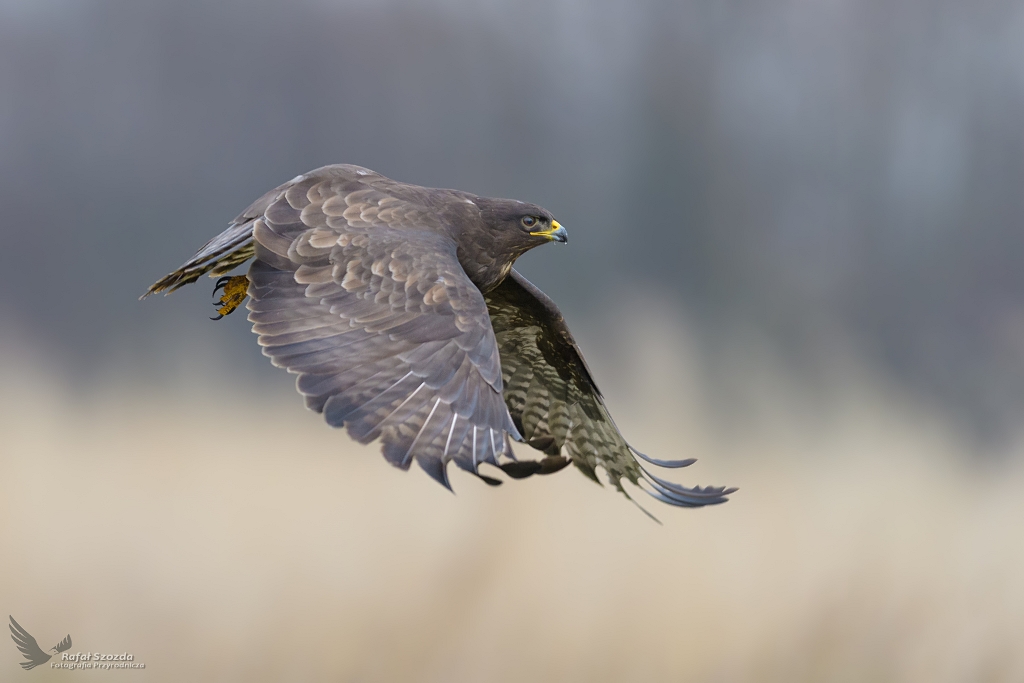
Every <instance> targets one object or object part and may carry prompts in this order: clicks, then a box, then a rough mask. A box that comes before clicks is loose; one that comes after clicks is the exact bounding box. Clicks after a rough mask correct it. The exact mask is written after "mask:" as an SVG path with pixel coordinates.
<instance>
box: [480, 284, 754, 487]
mask: <svg viewBox="0 0 1024 683" xmlns="http://www.w3.org/2000/svg"><path fill="white" fill-rule="evenodd" d="M486 301H487V308H488V310H489V312H490V315H491V324H492V326H493V328H494V333H495V337H496V339H497V342H498V349H499V351H500V354H501V371H502V377H503V379H504V382H505V402H506V404H507V405H508V409H509V413H510V414H511V416H512V419H513V421H514V422H515V424H516V426H517V427H518V428H519V430H520V432H521V433H522V435H523V437H524V438H525V439H526V442H527V443H528V444H530V445H531V446H534V447H535V448H537V449H539V450H541V451H544V452H545V453H547V454H549V455H556V454H558V453H560V452H562V450H563V449H564V451H565V453H566V454H567V455H568V456H569V457H570V458H571V459H572V462H573V464H574V465H576V467H578V468H579V469H580V470H581V471H582V472H583V473H584V474H586V475H587V476H588V477H590V478H591V479H593V480H594V481H598V482H599V483H600V480H599V479H598V477H597V468H598V467H600V468H602V469H603V470H605V472H606V473H607V474H608V478H609V479H610V481H611V483H612V485H613V486H615V487H616V488H617V489H618V490H619V491H621V492H622V493H624V494H626V495H627V497H628V495H629V494H628V493H627V492H626V490H625V489H624V488H623V485H622V482H623V480H627V481H630V482H632V483H633V484H635V485H637V486H640V487H641V488H643V489H644V490H645V491H646V492H647V493H649V494H650V495H652V496H653V497H655V498H657V499H659V500H661V501H663V502H666V503H669V504H671V505H677V506H682V507H699V506H702V505H711V504H715V503H723V502H725V501H726V500H727V498H726V497H725V496H726V495H728V494H729V493H732V492H733V491H734V490H735V489H726V488H725V487H710V486H709V487H700V486H697V487H693V488H690V487H684V486H680V485H679V484H675V483H673V482H670V481H666V480H664V479H662V478H660V477H658V476H656V475H654V474H653V473H652V472H651V471H650V470H649V469H648V468H646V467H644V464H654V465H659V466H662V467H683V466H686V465H689V464H691V463H692V462H693V460H675V461H671V460H669V461H659V460H653V459H651V458H648V457H647V456H645V455H643V454H641V453H639V452H638V451H636V450H635V449H633V448H632V447H631V446H630V445H629V444H628V443H626V440H625V439H624V438H623V437H622V434H621V433H619V430H618V428H617V427H616V426H615V423H614V421H613V420H612V418H611V415H610V414H609V413H608V408H607V407H606V406H605V404H604V399H603V398H602V397H601V393H600V391H598V388H597V385H596V384H595V383H594V380H593V378H592V377H591V374H590V370H589V368H588V367H587V365H586V362H585V361H584V360H583V355H582V354H581V353H580V350H579V348H578V347H577V345H576V342H575V341H574V340H573V338H572V335H571V334H570V332H569V328H568V327H567V326H566V324H565V321H564V320H563V318H562V315H561V313H559V311H558V308H557V307H556V306H555V304H554V303H553V302H552V301H551V299H549V298H548V297H547V296H546V295H545V294H544V293H543V292H541V291H540V290H539V289H537V288H536V287H534V286H533V285H532V284H531V283H530V282H529V281H527V280H526V278H524V277H523V276H522V275H520V274H519V273H518V272H516V271H515V270H513V271H512V272H511V274H510V275H509V277H507V278H506V279H505V280H504V282H502V284H501V285H499V286H498V287H497V288H495V289H494V290H492V291H490V292H488V293H487V294H486Z"/></svg>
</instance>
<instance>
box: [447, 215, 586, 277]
mask: <svg viewBox="0 0 1024 683" xmlns="http://www.w3.org/2000/svg"><path fill="white" fill-rule="evenodd" d="M462 202H464V203H465V204H466V207H465V208H466V209H467V210H468V215H467V214H464V215H467V218H468V220H461V221H455V222H454V225H455V231H454V232H455V234H454V237H455V239H456V242H457V243H458V245H459V261H460V262H461V263H462V266H463V268H465V269H466V272H467V273H468V274H469V276H470V279H472V280H473V282H474V283H476V285H477V286H478V287H480V288H481V289H482V290H484V291H487V290H488V289H490V288H491V287H493V286H495V285H496V284H497V283H499V282H501V281H502V280H503V279H504V278H505V277H506V276H507V275H508V273H509V271H510V270H511V269H512V264H513V263H515V261H516V259H518V258H519V257H520V256H522V255H523V254H525V253H526V252H528V251H529V250H530V249H533V248H534V247H538V246H540V245H542V244H547V243H548V242H562V243H565V242H567V241H568V235H567V233H566V232H565V228H563V227H562V226H561V225H560V224H559V223H558V221H556V220H555V218H554V216H552V215H551V212H549V211H548V210H547V209H544V208H542V207H539V206H537V205H536V204H528V203H526V202H520V201H516V200H514V199H490V198H487V197H476V196H473V195H466V196H465V198H464V199H461V201H460V203H462ZM469 205H472V207H470V206H469ZM469 215H471V216H472V217H471V218H469Z"/></svg>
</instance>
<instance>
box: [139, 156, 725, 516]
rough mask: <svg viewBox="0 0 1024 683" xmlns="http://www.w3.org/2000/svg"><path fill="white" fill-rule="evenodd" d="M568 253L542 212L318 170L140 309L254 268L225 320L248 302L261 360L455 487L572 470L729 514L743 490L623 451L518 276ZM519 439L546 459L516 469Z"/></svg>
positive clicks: (593, 388) (549, 310)
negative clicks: (667, 476)
mask: <svg viewBox="0 0 1024 683" xmlns="http://www.w3.org/2000/svg"><path fill="white" fill-rule="evenodd" d="M566 241H567V236H566V231H565V228H563V227H562V226H561V225H559V223H558V221H556V220H555V219H554V218H553V217H552V215H551V214H550V213H549V212H547V211H546V210H544V209H542V208H541V207H539V206H535V205H533V204H527V203H524V202H519V201H513V200H508V199H491V198H486V197H478V196H476V195H473V194H470V193H468V192H460V191H458V190H442V189H433V188H426V187H419V186H416V185H407V184H404V183H399V182H396V181H394V180H391V179H389V178H385V177H384V176H382V175H380V174H378V173H375V172H373V171H371V170H369V169H365V168H360V167H358V166H349V165H334V166H325V167H323V168H319V169H317V170H315V171H311V172H309V173H305V174H303V175H300V176H298V177H296V178H294V179H292V180H290V181H289V182H287V183H285V184H284V185H281V186H280V187H277V188H275V189H273V190H271V191H270V192H268V193H267V194H265V195H263V196H262V197H260V198H259V199H258V200H256V202H255V203H253V205H252V206H250V207H249V208H248V209H246V210H245V211H243V212H242V214H241V215H240V216H238V218H236V219H235V220H234V221H232V223H231V225H230V227H228V229H227V230H225V231H224V232H223V233H221V234H220V235H218V236H217V237H215V238H213V239H212V240H210V241H209V242H208V243H207V244H206V245H205V246H203V248H202V249H200V250H199V252H198V253H197V254H196V255H195V256H193V257H192V258H191V259H189V260H188V261H187V262H186V263H185V264H184V265H183V266H181V268H179V269H178V270H176V271H174V272H173V273H171V274H170V275H168V276H167V277H165V278H163V279H161V280H160V281H158V282H156V283H155V284H154V285H153V286H152V287H150V288H149V291H148V292H146V294H145V295H143V297H145V296H148V295H149V294H152V293H154V292H168V293H169V292H172V291H174V290H176V289H178V288H179V287H181V286H183V285H186V284H188V283H190V282H194V281H195V280H196V279H198V278H199V276H201V275H203V274H204V273H210V276H211V277H213V276H217V275H225V274H226V273H228V272H230V271H231V270H233V269H234V268H235V267H236V266H239V265H240V264H242V263H244V262H246V261H248V260H250V259H252V264H251V265H250V266H249V270H248V273H247V275H240V276H234V277H222V278H221V279H220V280H219V281H218V283H217V287H216V288H215V289H214V292H215V293H216V291H217V290H218V289H221V288H223V290H224V293H223V296H222V297H221V298H220V301H219V302H215V304H214V305H215V306H218V312H219V316H218V317H223V316H224V315H227V314H228V313H230V312H231V311H233V310H234V309H235V308H236V307H237V306H238V305H239V304H240V303H241V302H242V301H243V300H244V299H245V297H246V296H248V297H249V303H248V309H249V320H250V321H251V322H252V323H253V328H252V329H253V332H255V333H256V334H257V335H258V340H259V344H260V346H262V347H263V353H264V355H266V356H269V357H270V359H271V362H272V363H273V364H274V365H276V366H279V367H283V368H286V369H287V370H288V371H289V372H291V373H294V374H297V375H298V380H297V382H296V384H297V387H298V390H299V393H301V394H302V395H303V396H304V397H305V399H306V406H307V407H309V408H310V409H312V410H315V411H317V412H319V413H323V415H324V418H325V419H326V421H327V423H328V424H330V425H332V426H335V427H341V426H345V427H347V428H348V433H349V435H350V436H351V437H352V438H354V439H355V440H356V441H359V442H360V443H369V442H371V441H374V440H375V439H378V438H379V439H380V440H381V443H382V445H383V454H384V457H385V458H386V459H387V460H388V461H389V462H390V463H392V464H393V465H395V466H397V467H400V468H402V469H407V468H408V467H409V466H410V464H412V462H413V461H416V462H417V463H418V464H419V465H420V467H422V468H423V469H424V470H425V471H426V472H427V474H429V475H430V476H431V477H433V478H434V479H436V480H437V481H438V482H440V483H441V484H442V485H444V486H446V487H448V488H450V485H449V481H448V472H447V466H448V463H449V461H454V462H455V464H456V465H457V466H458V467H460V468H462V469H463V470H466V471H467V472H471V473H473V474H475V475H477V476H478V477H480V478H481V479H483V480H484V481H486V482H488V483H490V484H498V483H500V481H499V480H497V479H494V478H492V477H489V476H487V475H485V474H483V473H482V472H481V471H480V465H481V464H483V463H488V464H490V465H494V466H496V467H498V468H501V469H502V470H504V471H505V473H506V474H508V475H509V476H511V477H513V478H522V477H526V476H530V475H531V474H548V473H551V472H555V471H558V470H560V469H562V468H563V467H564V466H566V465H567V464H568V463H569V462H570V461H571V462H572V463H573V464H574V465H575V466H576V467H577V468H579V470H580V471H581V472H583V473H584V474H585V475H587V476H588V477H590V478H591V479H593V480H594V481H598V482H600V480H599V479H598V476H597V469H598V468H601V469H603V470H605V472H606V473H607V475H608V478H609V480H610V481H611V483H612V485H613V486H615V488H617V489H618V490H619V491H621V492H622V493H623V494H625V495H626V496H627V497H629V493H628V492H627V491H626V489H625V488H623V485H622V481H623V480H628V481H630V482H632V483H633V484H634V485H637V486H640V487H641V488H643V489H644V490H645V491H646V492H647V493H649V494H650V495H652V496H654V497H655V498H657V499H659V500H661V501H664V502H666V503H669V504H671V505H678V506H682V507H698V506H702V505H710V504H714V503H722V502H724V501H725V500H727V499H726V498H725V496H726V495H727V494H729V493H732V492H733V491H734V490H735V489H726V488H724V487H703V488H702V487H700V486H697V487H694V488H688V487H683V486H680V485H679V484H675V483H672V482H669V481H666V480H664V479H662V478H660V477H657V476H655V475H654V474H653V473H652V472H651V471H650V470H649V469H648V468H647V467H645V466H644V463H647V464H653V465H657V466H660V467H685V466H686V465H689V464H691V463H692V462H693V460H692V459H689V460H655V459H653V458H649V457H647V456H646V455H644V454H642V453H640V452H639V451H637V450H636V449H634V448H632V447H631V446H630V445H629V444H628V443H626V441H625V439H623V437H622V435H621V434H620V433H619V430H618V429H617V428H616V426H615V423H614V422H613V421H612V418H611V416H610V415H609V414H608V409H607V408H606V407H605V404H604V399H603V398H602V396H601V392H600V391H599V390H598V388H597V385H596V384H595V383H594V379H593V376H592V374H591V372H590V369H589V368H588V367H587V364H586V362H585V361H584V360H583V355H582V354H581V353H580V350H579V348H578V347H577V346H576V342H575V341H574V340H573V338H572V335H571V334H570V333H569V328H568V327H567V326H566V324H565V321H564V320H563V319H562V315H561V314H560V313H559V312H558V309H557V308H556V307H555V304H554V303H553V302H552V301H551V299H549V298H548V297H547V296H545V294H544V293H543V292H541V291H540V290H539V289H537V288H536V287H534V286H533V285H532V284H530V283H529V282H528V281H527V280H526V278H524V277H523V276H522V275H520V274H519V273H518V272H516V271H515V270H513V268H512V264H513V263H515V260H516V259H517V258H519V257H520V256H522V255H523V254H524V253H526V252H527V251H529V250H530V249H532V248H534V247H536V246H539V245H541V244H546V243H548V242H566ZM509 437H511V438H513V439H515V440H516V441H521V442H525V443H526V444H528V445H530V446H532V447H533V448H535V449H537V450H538V451H540V452H541V453H543V454H544V457H543V458H541V459H539V460H537V461H522V460H517V459H516V458H515V456H514V454H513V452H512V449H511V446H510V444H509V440H508V439H509Z"/></svg>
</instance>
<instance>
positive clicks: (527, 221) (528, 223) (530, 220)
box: [522, 216, 537, 228]
mask: <svg viewBox="0 0 1024 683" xmlns="http://www.w3.org/2000/svg"><path fill="white" fill-rule="evenodd" d="M522 222H523V227H525V228H532V227H533V226H535V225H537V219H536V218H534V217H533V216H523V221H522Z"/></svg>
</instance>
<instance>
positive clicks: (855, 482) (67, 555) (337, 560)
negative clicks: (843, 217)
mask: <svg viewBox="0 0 1024 683" xmlns="http://www.w3.org/2000/svg"><path fill="white" fill-rule="evenodd" d="M655 332H658V330H655ZM661 332H665V331H664V330H661ZM654 336H655V337H664V335H661V334H655V335H654ZM15 355H16V354H13V353H10V354H8V357H9V358H11V357H15ZM19 357H21V356H20V355H19ZM680 358H685V354H682V353H681V352H680V353H668V352H667V351H666V350H664V349H662V350H659V349H658V348H655V347H651V348H640V349H638V353H637V354H636V359H635V360H634V361H631V362H632V365H630V366H629V367H628V368H625V369H620V372H619V375H620V376H622V377H629V378H631V379H629V380H628V381H622V382H620V383H619V385H617V386H614V387H613V388H606V393H608V394H609V396H610V399H609V400H610V403H611V405H612V408H613V410H614V411H615V412H616V413H617V414H618V415H619V416H620V417H619V423H620V426H621V427H622V428H623V430H624V431H625V432H626V433H627V435H629V436H630V438H631V439H632V440H633V441H634V442H635V443H636V444H637V445H638V447H641V448H643V449H644V450H647V451H648V452H651V453H655V454H659V455H661V456H662V457H669V456H680V455H684V456H690V455H695V456H698V457H699V458H700V460H699V462H698V463H697V464H696V465H694V466H693V467H691V468H690V469H688V470H684V471H682V472H681V473H673V474H678V476H677V477H676V478H678V479H681V480H684V481H686V482H687V483H691V484H692V483H716V484H717V483H723V484H732V485H737V486H739V487H740V489H741V490H740V491H739V492H738V493H737V494H736V495H735V496H733V499H732V500H731V501H730V502H729V503H727V504H726V505H724V506H720V507H717V508H712V509H702V510H677V509H669V508H666V507H664V506H661V505H659V504H657V503H655V502H654V501H651V502H650V504H648V505H647V506H648V508H649V509H651V510H652V511H654V512H655V513H657V514H658V515H659V517H660V518H661V519H662V521H663V522H664V525H663V526H658V525H656V524H654V523H653V522H651V521H650V520H648V519H647V518H646V517H645V516H644V515H642V514H641V513H640V512H639V511H637V510H636V509H635V508H634V507H633V506H631V505H630V504H629V503H628V502H627V501H625V500H624V499H622V498H621V497H619V496H617V495H615V494H614V493H613V492H611V491H610V490H601V489H600V488H599V487H597V486H595V485H594V484H592V483H591V482H589V481H587V480H586V479H584V478H583V477H582V476H580V475H579V474H578V473H575V472H572V471H566V472H565V473H563V474H561V475H558V476H553V477H548V478H534V479H531V480H527V481H524V482H510V483H507V484H506V485H504V486H502V487H500V488H499V489H496V490H492V489H489V488H487V487H486V486H484V485H482V484H481V483H480V482H478V481H476V480H474V479H472V478H470V477H467V476H464V475H461V474H458V473H457V474H454V477H453V478H454V486H455V488H456V495H454V496H453V495H451V494H450V493H448V492H447V491H445V490H444V489H442V488H441V487H439V486H437V485H436V484H434V483H433V482H432V481H430V480H429V479H428V478H427V477H426V476H425V475H423V473H421V472H419V471H418V470H415V468H414V470H413V471H411V472H409V473H407V474H403V473H401V472H398V471H395V470H394V469H393V468H391V467H390V466H389V465H387V464H386V463H385V462H384V461H383V460H382V459H381V458H380V457H378V455H377V451H376V449H375V448H372V447H360V446H357V445H354V444H352V443H351V442H350V441H349V440H348V438H347V437H346V436H345V435H344V434H342V433H340V432H336V431H334V430H331V429H329V428H328V427H326V426H325V425H323V424H322V422H321V421H320V419H319V417H318V416H316V415H313V414H311V413H307V412H306V411H305V410H304V409H303V408H302V406H301V401H300V400H299V399H298V398H297V397H295V396H294V395H292V393H291V392H290V391H289V387H288V386H287V385H288V379H287V378H285V377H283V376H282V378H281V382H280V383H279V384H277V385H274V386H273V387H271V388H264V389H261V390H259V391H258V390H257V389H258V388H257V387H253V386H244V385H241V386H240V385H238V383H237V382H234V381H231V380H224V381H219V380H218V379H217V376H216V374H207V375H205V376H203V375H201V374H195V375H193V376H189V377H179V378H178V379H177V380H174V381H171V382H167V383H165V384H163V385H161V386H152V385H148V386H147V385H140V384H139V383H138V382H133V381H132V380H130V379H125V378H113V379H111V380H110V381H109V382H107V383H105V384H104V385H103V386H100V387H96V386H93V387H91V388H89V389H82V388H81V387H77V388H72V387H69V386H67V385H65V384H63V383H62V382H61V381H60V380H59V378H57V377H53V376H47V375H46V373H45V372H42V371H41V370H39V368H37V367H34V366H32V364H31V363H29V364H28V365H19V366H14V365H13V364H11V363H7V364H6V365H5V366H4V367H5V370H4V374H5V381H4V382H3V386H2V388H0V452H2V457H0V505H2V508H0V511H2V514H0V545H2V548H3V558H4V561H3V563H2V565H0V603H2V604H3V605H4V607H5V609H6V610H7V611H6V612H5V615H6V614H7V613H10V614H13V615H14V617H15V618H16V619H17V620H18V621H19V622H20V623H21V624H22V625H23V626H24V627H25V628H26V629H28V630H29V631H30V632H31V633H32V634H33V635H34V636H35V637H36V638H37V639H38V640H39V642H40V645H43V646H44V647H49V646H50V645H51V644H52V643H56V642H57V641H58V640H59V639H60V638H62V637H63V636H64V635H65V634H66V633H70V634H71V635H72V638H73V639H74V646H73V648H72V650H71V652H78V651H91V652H105V653H107V652H109V653H121V652H129V653H132V654H133V655H134V656H135V661H136V662H141V663H144V664H145V669H144V670H134V671H95V670H93V671H60V670H51V669H49V668H48V667H47V666H46V665H44V666H43V667H40V668H38V669H36V670H34V671H31V672H22V671H21V670H20V669H18V668H17V665H16V662H18V661H19V660H20V657H19V656H18V653H17V652H16V651H15V649H14V646H13V644H11V643H8V645H6V646H0V672H3V673H2V675H0V678H2V679H3V680H12V681H13V680H22V679H24V680H35V681H51V680H82V681H93V680H96V681H99V680H124V681H129V680H132V681H168V682H176V681H252V682H257V681H342V682H347V681H353V682H355V681H424V682H425V681H436V682H447V681H541V680H550V681H588V682H589V681H644V682H647V681H697V682H708V683H724V682H727V681H752V682H753V681H763V682H779V683H797V682H803V681H807V682H825V681H829V682H831V681H835V682H843V683H846V682H853V681H871V682H882V681H893V682H896V681H901V682H902V681H907V682H910V681H919V682H922V683H942V682H946V681H949V682H953V681H965V682H966V681H1008V682H1009V681H1021V680H1024V533H1022V532H1021V520H1024V469H1022V467H1021V464H1020V463H1021V462H1024V458H1022V457H1020V456H1021V454H1020V453H1017V454H1016V456H1015V455H1014V454H1012V453H1011V454H1009V456H1006V455H1005V454H1004V457H1002V458H991V457H980V456H981V455H982V454H978V453H975V452H972V447H970V446H968V445H966V443H965V442H963V441H961V440H960V439H958V438H957V436H956V434H955V433H952V432H950V431H948V430H947V429H945V428H944V427H943V424H942V421H941V420H939V419H937V418H935V417H934V416H930V415H929V414H928V413H927V412H926V411H922V410H918V409H916V408H915V407H914V406H913V405H912V404H911V403H910V402H909V401H905V400H902V399H901V397H900V395H899V394H898V392H894V391H887V390H885V388H884V383H883V382H875V381H871V380H863V381H851V382H850V383H849V388H848V391H847V392H846V393H845V395H844V396H842V397H841V400H835V401H832V403H831V404H830V406H831V407H828V408H827V409H822V410H820V411H817V412H816V413H815V417H814V418H813V419H812V418H811V417H810V416H809V414H808V413H807V411H804V410H800V409H799V408H798V407H796V406H797V402H796V401H789V402H788V403H787V402H785V401H782V400H781V399H780V400H776V401H774V402H770V401H768V400H765V401H764V405H765V406H768V405H769V404H772V405H774V407H773V408H766V409H765V410H764V411H762V412H763V415H762V417H761V419H758V420H754V421H747V422H745V423H744V427H743V429H740V430H734V429H726V427H725V426H723V424H722V423H721V421H716V420H712V419H709V418H708V417H707V412H706V409H705V407H704V406H703V403H702V401H701V400H700V398H699V396H697V395H695V393H694V392H692V391H689V390H687V389H685V387H687V386H691V383H690V382H689V381H688V380H691V379H693V378H692V372H691V371H692V368H688V367H687V365H686V363H685V362H683V361H682V360H679V359H680ZM673 359H675V360H673ZM665 364H667V365H668V366H669V368H670V370H669V371H665V370H664V369H660V370H656V368H658V367H662V366H663V365H665ZM595 365H597V364H596V363H595ZM598 374H599V377H600V375H601V372H600V370H599V371H598ZM755 374H756V373H755ZM854 376H860V375H858V374H857V373H852V374H851V377H854ZM784 384H785V383H784V382H783V381H782V380H781V379H778V378H775V379H773V376H772V375H771V373H764V374H763V376H760V377H759V378H757V379H756V380H752V386H754V387H755V390H754V391H755V393H757V392H761V395H763V396H769V395H772V393H773V392H775V393H776V394H778V395H786V393H787V392H786V390H785V389H784V388H783V385H784ZM758 386H760V387H761V388H760V389H757V388H756V387H758ZM674 444H677V445H674ZM680 451H682V452H680ZM453 469H454V468H453Z"/></svg>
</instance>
